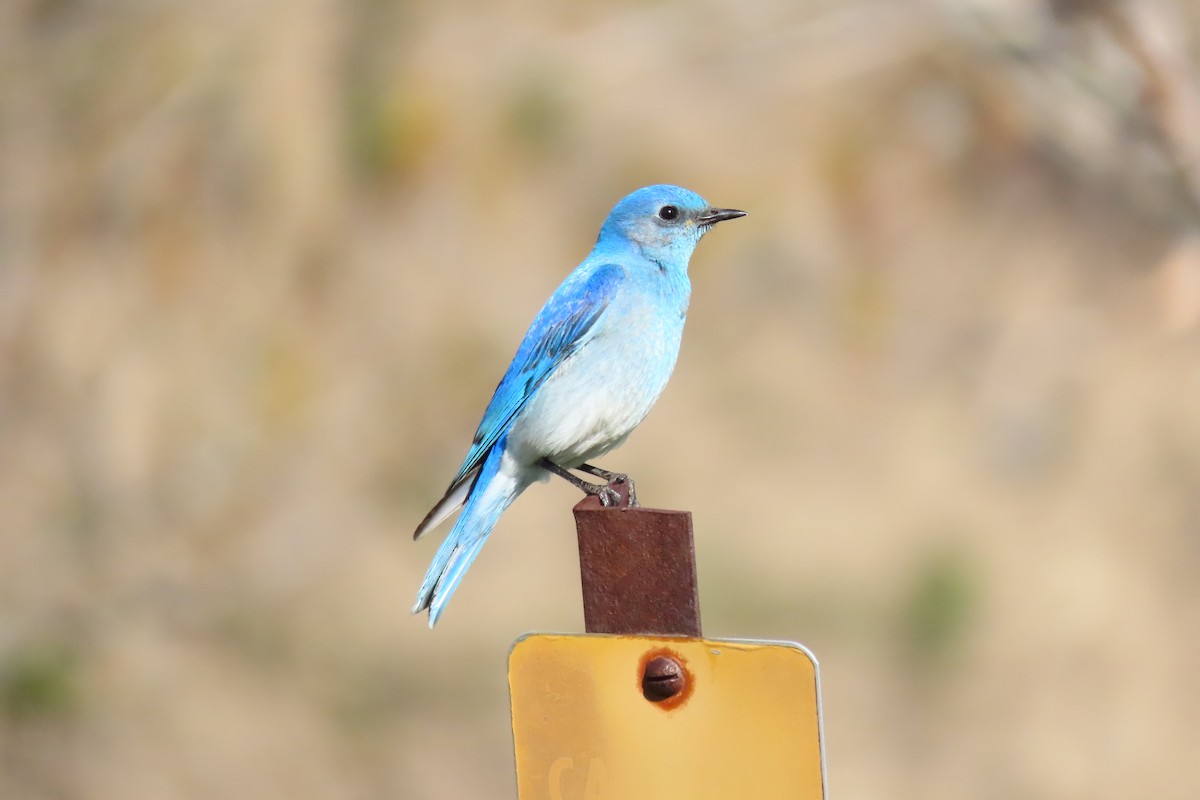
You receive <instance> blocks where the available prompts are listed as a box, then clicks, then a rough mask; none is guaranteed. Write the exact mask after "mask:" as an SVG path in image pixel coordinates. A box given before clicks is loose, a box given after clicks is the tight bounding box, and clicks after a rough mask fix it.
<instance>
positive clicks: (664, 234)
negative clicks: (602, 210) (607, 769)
mask: <svg viewBox="0 0 1200 800" xmlns="http://www.w3.org/2000/svg"><path fill="white" fill-rule="evenodd" d="M744 216H746V212H745V211H738V210H737V209H733V208H713V207H712V206H710V205H709V204H708V202H707V201H706V200H705V199H704V198H703V197H701V196H700V195H698V194H696V193H695V192H692V191H688V190H687V189H684V188H681V187H679V186H671V185H668V184H662V185H658V186H647V187H645V188H643V189H638V190H637V191H636V192H633V193H632V194H630V195H627V196H626V197H625V199H623V200H622V201H621V202H619V203H617V205H616V207H615V208H613V210H612V212H611V213H610V214H609V215H608V219H607V220H605V221H604V226H603V227H602V228H601V229H600V239H599V242H600V243H601V244H604V243H605V242H606V240H608V241H609V242H611V243H614V244H615V243H617V242H620V241H627V242H629V243H632V244H634V245H635V246H637V247H638V248H639V249H640V250H641V251H642V253H643V254H644V255H645V256H646V257H647V258H650V259H653V260H655V261H658V262H659V263H663V264H668V263H669V264H675V265H678V266H679V267H681V268H682V267H686V266H687V260H688V258H689V257H690V256H691V254H692V250H694V249H695V247H696V243H697V242H699V241H700V237H702V236H703V235H704V234H705V233H707V232H708V231H709V230H710V229H711V228H712V226H713V225H716V224H717V223H718V222H721V221H722V220H727V219H736V218H738V217H744Z"/></svg>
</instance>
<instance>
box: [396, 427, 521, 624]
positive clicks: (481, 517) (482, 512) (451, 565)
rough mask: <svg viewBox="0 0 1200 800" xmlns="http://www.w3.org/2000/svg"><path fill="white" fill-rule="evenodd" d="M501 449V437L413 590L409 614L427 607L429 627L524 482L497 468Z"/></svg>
mask: <svg viewBox="0 0 1200 800" xmlns="http://www.w3.org/2000/svg"><path fill="white" fill-rule="evenodd" d="M503 452H504V441H503V440H501V441H500V442H497V446H496V447H494V448H493V449H492V452H491V453H489V454H488V457H487V459H486V460H485V461H484V463H483V467H482V468H481V470H480V472H479V478H478V479H477V480H476V481H475V485H474V486H473V487H472V489H471V493H470V495H469V496H468V497H467V500H466V505H465V507H464V508H463V512H462V514H461V515H460V516H459V518H458V520H457V521H455V523H454V527H453V528H452V529H451V530H450V533H448V534H447V535H446V540H445V541H444V542H442V544H441V546H440V547H438V551H437V553H436V554H435V555H434V557H433V563H431V564H430V565H429V570H428V571H427V572H426V573H425V581H424V582H423V583H422V584H421V589H420V591H419V592H417V601H416V603H414V604H413V608H412V613H414V614H418V613H420V612H421V611H424V610H425V609H428V610H429V627H431V628H432V627H433V626H434V625H436V624H437V621H438V617H440V616H441V615H442V611H443V610H444V609H445V607H446V603H447V602H449V600H450V597H451V596H452V595H453V594H454V590H455V589H457V588H458V584H459V583H460V582H461V581H462V579H463V575H465V574H466V572H467V568H468V567H470V566H471V562H473V561H474V560H475V557H476V556H477V555H479V551H480V550H481V549H482V548H483V543H484V542H486V541H487V537H488V534H489V533H491V532H492V528H493V527H495V525H496V522H497V520H499V519H500V515H501V514H502V513H504V510H505V509H506V508H508V506H509V505H510V504H511V503H512V501H513V500H514V499H516V497H517V495H518V494H520V493H521V491H522V490H523V489H524V488H525V487H526V486H527V485H528V481H526V480H524V479H522V478H520V477H518V476H517V475H512V474H509V473H508V472H507V471H505V470H502V469H501V464H502V461H503V458H504V455H503Z"/></svg>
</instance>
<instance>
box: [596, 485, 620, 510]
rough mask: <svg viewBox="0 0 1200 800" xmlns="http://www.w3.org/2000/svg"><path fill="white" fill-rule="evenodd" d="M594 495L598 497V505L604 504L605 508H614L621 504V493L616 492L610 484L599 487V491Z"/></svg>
mask: <svg viewBox="0 0 1200 800" xmlns="http://www.w3.org/2000/svg"><path fill="white" fill-rule="evenodd" d="M596 496H597V497H599V498H600V505H602V506H604V507H605V508H616V507H617V506H619V505H621V495H620V494H618V493H617V490H616V489H614V488H612V486H605V487H603V488H601V489H600V491H598V492H597V493H596Z"/></svg>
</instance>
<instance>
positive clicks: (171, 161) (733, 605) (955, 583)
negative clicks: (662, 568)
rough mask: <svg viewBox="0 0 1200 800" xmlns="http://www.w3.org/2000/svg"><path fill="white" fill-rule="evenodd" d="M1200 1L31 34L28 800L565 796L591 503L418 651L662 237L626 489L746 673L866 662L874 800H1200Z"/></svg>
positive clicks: (0, 568) (282, 20)
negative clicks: (667, 210) (667, 544)
mask: <svg viewBox="0 0 1200 800" xmlns="http://www.w3.org/2000/svg"><path fill="white" fill-rule="evenodd" d="M1198 34H1200V9H1198V8H1197V7H1196V6H1195V4H1192V3H1184V2H1179V3H1171V2H1168V1H1167V0H1144V1H1143V0H1128V1H1127V2H1120V1H1119V0H1109V1H1108V2H1105V1H1104V0H1091V1H1089V0H1057V2H1051V3H1046V2H1037V1H1035V0H1005V1H1003V2H1002V1H1001V0H941V1H940V2H939V1H938V0H925V2H915V3H904V4H897V3H889V2H883V1H882V0H873V1H872V0H838V1H837V2H833V0H806V1H805V2H781V0H744V1H743V2H739V3H718V2H714V1H713V0H701V1H700V2H686V3H685V2H645V1H644V0H643V1H641V2H624V3H618V4H615V5H597V4H581V3H566V4H554V3H534V2H520V1H519V0H507V2H499V3H492V4H486V5H478V4H470V3H466V2H461V0H457V1H456V0H450V2H442V3H434V2H428V0H401V1H400V2H391V1H390V0H354V1H353V2H346V3H337V2H332V0H295V1H294V2H288V3H283V2H271V1H270V0H264V1H263V2H254V3H242V2H232V0H214V1H213V2H209V3H203V4H201V3H182V2H171V1H170V0H165V1H164V2H136V1H134V0H121V1H120V2H109V3H100V2H91V1H90V0H34V1H33V2H29V1H28V0H14V2H9V3H6V4H4V6H3V8H2V9H0V797H2V798H5V799H6V800H7V799H8V798H12V799H13V800H42V799H43V798H46V799H50V798H63V799H66V800H76V799H78V800H91V799H92V798H95V799H96V800H107V799H108V798H114V797H120V798H122V800H141V799H142V798H145V799H146V800H159V799H160V798H164V797H171V798H178V799H179V800H189V799H190V798H218V797H219V798H243V797H244V798H255V800H270V799H271V798H289V799H291V800H303V799H304V798H385V797H386V798H406V800H407V799H408V798H412V799H413V800H417V799H421V800H424V799H426V798H428V799H429V800H436V799H439V798H465V797H514V796H515V788H514V781H513V776H512V767H511V758H512V755H511V750H510V748H511V739H510V734H509V730H508V707H507V703H508V699H507V690H506V685H505V659H506V655H507V649H508V647H509V645H510V643H511V642H512V641H513V639H514V638H515V637H516V636H518V635H519V634H521V633H522V632H524V631H528V630H543V631H545V630H568V631H572V630H580V629H581V628H582V615H581V613H580V610H579V601H578V577H577V573H576V571H575V569H576V568H575V553H574V545H573V531H572V528H571V521H570V515H569V508H570V506H571V505H572V504H573V503H574V502H575V500H576V496H575V494H574V492H573V490H571V489H570V488H569V487H567V486H566V485H565V484H558V483H556V484H551V485H549V486H539V487H536V488H535V490H534V491H531V492H530V493H529V494H527V495H526V496H525V497H524V498H523V499H522V500H521V501H520V502H518V503H517V504H516V506H515V507H514V508H513V509H512V510H511V511H510V512H509V514H508V515H506V517H505V519H504V520H503V521H502V523H501V524H500V526H499V528H498V530H497V532H496V536H495V537H494V538H493V540H492V542H491V543H490V544H489V545H488V547H487V549H486V551H485V555H484V557H483V558H482V559H481V560H480V562H479V563H478V564H477V565H476V566H475V568H474V569H473V570H472V572H471V575H470V576H469V578H468V580H467V581H466V582H465V583H464V586H463V588H462V591H461V592H460V593H459V594H458V595H457V596H456V597H455V600H454V603H453V604H452V605H451V607H450V610H449V612H448V613H447V615H446V617H445V619H444V621H443V624H442V625H441V626H440V627H439V629H438V630H437V631H435V632H433V633H430V632H429V631H428V630H426V629H425V627H424V624H423V619H412V618H410V617H409V616H408V613H407V609H408V607H409V605H410V603H411V600H412V597H413V595H414V593H415V590H416V587H417V585H418V583H419V580H420V577H421V575H422V574H423V572H424V569H425V566H426V564H427V563H428V561H429V558H430V557H431V555H432V552H433V550H434V547H435V544H434V540H435V539H436V538H437V537H436V536H435V537H431V539H430V540H426V541H422V542H421V543H420V544H413V543H412V542H411V541H410V539H409V535H410V532H411V530H412V528H413V527H414V526H415V524H416V522H417V521H418V520H419V519H420V518H421V516H422V515H423V514H424V512H425V511H426V510H427V509H428V507H429V506H430V505H431V504H432V503H433V502H434V501H435V500H436V499H437V498H438V497H439V496H440V493H441V490H442V489H443V488H444V484H445V483H446V482H447V481H448V480H449V477H450V475H451V474H452V473H453V471H454V469H455V468H456V467H457V465H458V463H459V460H460V459H461V457H462V455H463V452H464V451H465V447H466V445H467V443H468V442H469V438H470V434H471V432H472V431H473V430H474V426H475V424H476V422H477V421H478V414H479V413H480V412H481V410H482V408H483V405H484V404H485V403H486V401H487V398H488V397H489V396H490V392H491V390H492V389H493V387H494V386H495V382H496V380H497V379H498V377H499V375H500V373H501V371H502V370H503V367H504V365H505V364H506V363H507V361H508V359H509V357H510V356H511V354H512V351H513V350H514V349H515V347H516V344H517V342H518V340H519V338H520V336H521V334H522V333H523V332H524V330H525V327H526V325H527V324H528V322H529V320H530V319H531V317H532V315H533V314H534V313H535V312H536V311H537V309H538V307H539V306H540V305H541V303H542V301H543V300H544V298H545V297H546V296H547V294H548V293H549V292H550V291H551V290H552V289H553V288H554V286H555V285H556V284H557V283H558V281H559V280H560V279H561V277H562V276H563V275H564V274H566V272H567V271H568V270H569V269H570V268H571V267H572V266H573V265H574V264H575V263H577V262H578V260H579V259H580V258H581V257H582V256H583V255H584V254H585V253H586V251H587V249H588V248H589V246H590V244H591V241H592V240H593V238H594V236H595V234H596V230H597V228H598V226H599V223H600V220H601V219H602V218H603V216H604V214H605V213H607V211H608V209H609V208H610V207H611V205H612V204H613V203H614V202H615V201H616V200H617V199H619V198H620V197H621V196H622V195H624V194H625V193H626V192H627V191H629V190H631V189H633V188H635V187H637V186H640V185H644V184H647V183H653V182H662V181H669V182H674V183H680V184H683V185H685V186H688V187H691V188H694V189H695V190H697V191H699V192H701V193H702V194H704V195H705V196H706V197H708V198H709V199H710V200H711V201H713V202H715V203H718V204H722V205H730V206H735V207H739V208H745V209H748V210H749V211H750V212H751V216H750V217H748V218H747V219H745V220H743V221H739V222H738V223H736V224H734V225H730V226H729V227H728V228H724V229H722V230H721V231H720V233H718V234H717V235H715V236H713V237H711V238H710V239H708V240H706V241H705V242H704V245H703V246H702V247H701V248H700V250H699V252H698V253H697V256H696V257H695V258H694V259H693V263H692V275H693V284H694V295H693V303H692V311H691V319H690V322H689V329H688V334H687V336H686V337H685V345H684V350H683V354H682V357H681V360H680V363H679V366H678V369H677V371H676V376H675V379H674V381H673V383H672V385H671V387H670V389H669V390H668V392H667V393H666V395H665V396H664V397H663V399H662V401H661V402H660V404H659V406H658V408H657V409H656V410H655V412H654V414H652V415H651V417H650V418H649V419H648V420H647V422H646V424H645V425H644V426H643V427H642V428H641V430H639V432H638V433H637V435H635V436H634V437H633V438H632V439H631V441H630V442H629V444H628V445H626V446H625V447H624V448H623V449H622V450H620V451H619V452H618V453H616V454H614V455H613V456H610V458H609V460H608V462H607V464H609V465H610V466H612V467H615V468H618V469H628V470H630V471H631V472H633V473H634V474H635V475H636V476H637V477H638V479H639V481H640V483H639V487H640V488H641V490H642V494H643V498H644V500H645V501H646V502H647V503H649V504H652V505H660V506H666V507H673V508H684V509H690V510H691V511H693V512H694V514H695V520H696V526H697V535H698V551H699V552H698V558H699V566H700V571H701V575H700V585H701V595H702V603H703V607H704V616H705V627H706V632H707V633H708V634H709V635H711V636H714V637H721V636H726V637H729V636H736V637H750V636H753V637H765V638H775V639H794V640H799V641H802V642H804V643H806V644H807V645H809V646H810V647H811V648H812V649H813V650H815V652H816V653H817V654H818V656H819V657H820V658H821V661H822V669H823V676H824V700H825V714H826V735H827V750H828V769H829V782H830V787H831V790H832V792H833V793H834V794H835V795H836V796H841V797H854V798H870V797H879V798H892V797H900V798H915V797H921V798H961V797H979V798H1064V799H1065V798H1083V797H1087V798H1092V799H1093V800H1097V799H1101V798H1118V797H1120V798H1125V797H1131V796H1133V797H1155V798H1194V797H1196V793H1197V790H1198V786H1200V761H1197V759H1196V758H1195V752H1194V751H1195V745H1196V741H1197V739H1198V737H1200V722H1198V720H1200V688H1198V687H1197V681H1196V677H1197V675H1200V636H1198V635H1197V631H1198V630H1200V589H1198V588H1197V577H1196V576H1197V570H1198V567H1200V366H1198V364H1197V356H1198V355H1200V334H1198V332H1197V323H1198V321H1200V229H1198V226H1197V222H1198V220H1200V214H1198V212H1197V209H1198V208H1200V177H1198V176H1200V144H1198V141H1200V140H1198V138H1197V137H1198V135H1200V116H1198V112H1197V103H1198V98H1200V95H1198V94H1197V64H1198V63H1200V60H1198V59H1197V57H1196V56H1197V53H1196V51H1197V46H1198V45H1197V35H1198Z"/></svg>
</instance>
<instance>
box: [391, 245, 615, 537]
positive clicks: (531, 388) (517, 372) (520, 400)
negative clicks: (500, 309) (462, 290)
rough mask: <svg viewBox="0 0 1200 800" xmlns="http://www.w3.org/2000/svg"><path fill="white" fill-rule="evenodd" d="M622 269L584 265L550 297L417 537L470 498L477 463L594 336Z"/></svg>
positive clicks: (481, 461)
mask: <svg viewBox="0 0 1200 800" xmlns="http://www.w3.org/2000/svg"><path fill="white" fill-rule="evenodd" d="M624 275H625V271H624V270H623V269H622V268H621V267H620V266H618V265H616V264H601V265H599V266H597V267H595V268H593V269H586V268H585V269H580V270H577V271H576V272H574V273H573V274H572V275H571V276H570V277H568V278H567V280H565V281H564V282H563V284H562V286H560V287H559V288H558V290H557V291H556V292H555V293H554V294H553V295H552V296H551V297H550V299H549V300H547V301H546V305H545V306H543V307H542V310H541V311H540V312H538V315H537V317H536V318H534V320H533V324H532V325H530V326H529V331H528V332H527V333H526V334H525V338H524V340H522V342H521V346H520V347H519V348H517V354H516V356H514V357H513V360H512V363H511V364H510V365H509V367H508V371H507V372H505V373H504V377H503V378H501V379H500V384H499V385H498V386H497V387H496V391H495V393H494V394H493V395H492V400H491V402H490V403H488V407H487V410H486V411H484V412H483V419H482V420H480V422H479V428H478V429H477V430H476V431H475V438H474V439H473V440H472V441H471V449H470V450H469V451H467V457H466V458H465V459H463V463H462V466H461V467H460V468H459V470H458V474H457V475H455V476H454V480H452V481H451V482H450V488H449V489H447V490H446V495H445V497H443V498H442V500H441V501H440V502H439V503H438V504H437V505H436V506H434V508H433V510H432V511H430V512H429V514H428V516H426V517H425V519H424V520H423V521H422V522H421V524H420V526H418V527H417V531H416V533H414V534H413V538H414V539H417V538H419V537H420V536H421V534H423V533H425V531H427V530H429V529H430V528H432V527H433V526H434V525H436V524H437V523H439V522H441V521H442V520H443V519H445V518H446V517H448V516H449V515H450V514H451V513H452V512H453V511H454V509H456V508H458V506H460V505H462V503H463V502H464V501H465V500H466V497H467V495H468V494H469V492H470V488H471V484H472V483H473V482H474V481H475V479H476V478H477V477H478V475H479V467H480V466H481V465H482V464H483V460H484V459H485V458H487V454H488V453H489V452H490V451H491V449H492V447H493V446H494V445H495V444H496V440H497V439H498V438H500V436H501V434H502V433H504V432H505V431H506V430H508V428H509V426H510V425H511V424H512V421H513V419H514V418H515V417H516V415H517V414H518V413H520V411H521V409H522V408H524V406H525V404H526V403H527V402H528V401H529V398H530V397H532V396H533V395H534V393H535V392H537V390H538V388H539V387H540V386H541V385H542V384H543V383H545V381H546V379H547V378H548V377H550V375H551V374H552V373H553V372H554V370H555V369H557V368H558V366H559V365H560V364H562V363H563V362H564V361H566V360H567V359H568V358H570V357H571V356H572V355H573V354H574V353H575V352H577V351H578V350H579V348H580V347H582V346H583V345H584V344H586V343H587V341H588V340H589V339H591V337H592V336H593V335H594V333H595V326H596V321H597V320H599V319H600V317H601V316H602V315H603V314H604V311H605V309H607V308H608V305H609V303H610V302H611V301H612V298H613V296H614V295H615V294H616V291H617V288H618V286H619V285H620V283H621V280H622V279H623V277H624Z"/></svg>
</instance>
